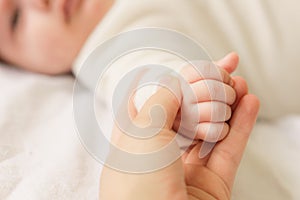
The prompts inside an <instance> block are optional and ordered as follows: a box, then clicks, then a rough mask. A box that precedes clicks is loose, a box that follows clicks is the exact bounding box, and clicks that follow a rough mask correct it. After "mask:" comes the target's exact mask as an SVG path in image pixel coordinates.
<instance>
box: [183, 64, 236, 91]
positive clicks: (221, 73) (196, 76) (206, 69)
mask: <svg viewBox="0 0 300 200" xmlns="http://www.w3.org/2000/svg"><path fill="white" fill-rule="evenodd" d="M180 74H181V75H182V76H183V78H184V79H185V81H187V82H188V83H194V82H197V81H200V80H203V79H211V80H216V81H221V82H223V83H226V84H228V85H231V86H232V85H233V81H232V80H231V77H230V74H229V73H228V72H226V70H224V69H222V68H220V67H218V66H217V65H216V64H214V63H212V62H209V61H197V62H193V63H192V64H189V65H187V66H185V67H184V68H183V69H182V70H181V72H180Z"/></svg>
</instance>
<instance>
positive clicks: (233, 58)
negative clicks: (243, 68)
mask: <svg viewBox="0 0 300 200" xmlns="http://www.w3.org/2000/svg"><path fill="white" fill-rule="evenodd" d="M216 64H217V65H218V66H219V67H221V68H223V69H225V70H226V71H227V72H228V73H229V74H231V73H232V72H234V71H235V70H236V68H237V66H238V64H239V56H238V55H237V54H236V53H235V52H232V53H229V54H227V55H226V56H225V57H224V58H222V59H221V60H219V61H217V62H216Z"/></svg>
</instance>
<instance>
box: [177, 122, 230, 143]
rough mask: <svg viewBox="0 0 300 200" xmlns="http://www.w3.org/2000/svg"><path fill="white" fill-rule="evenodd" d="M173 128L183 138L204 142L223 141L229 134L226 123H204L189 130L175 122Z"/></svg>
mask: <svg viewBox="0 0 300 200" xmlns="http://www.w3.org/2000/svg"><path fill="white" fill-rule="evenodd" d="M173 128H174V130H175V131H178V132H179V133H180V134H182V135H184V136H185V137H188V138H190V139H195V140H203V141H206V142H218V141H220V140H222V139H224V138H225V137H226V135H227V134H228V132H229V125H228V124H227V123H209V122H204V123H199V124H197V125H196V127H195V128H194V129H191V127H184V124H180V121H179V120H176V121H175V123H174V127H173Z"/></svg>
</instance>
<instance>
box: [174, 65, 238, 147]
mask: <svg viewBox="0 0 300 200" xmlns="http://www.w3.org/2000/svg"><path fill="white" fill-rule="evenodd" d="M235 64H237V63H235ZM232 68H236V66H233V67H232ZM181 75H182V77H183V79H184V80H185V81H186V83H187V84H186V85H188V87H190V88H191V91H192V93H193V94H191V93H190V92H189V90H188V88H187V89H184V86H183V89H182V92H183V102H182V109H181V110H180V112H179V113H178V115H177V118H176V120H175V123H174V127H173V128H174V130H176V131H177V132H179V133H180V134H182V135H184V136H187V137H190V138H193V139H200V140H204V141H207V142H217V141H220V140H222V139H223V138H224V137H225V136H226V135H227V133H228V132H229V125H228V123H227V121H228V120H229V119H230V117H231V105H233V103H234V102H235V99H236V93H235V90H234V89H233V81H232V79H231V77H230V74H229V73H228V72H227V71H226V70H225V69H223V68H222V67H219V66H217V65H216V64H214V63H212V62H207V61H201V62H197V63H193V64H189V65H187V66H185V67H184V68H183V69H182V71H181ZM182 85H184V84H182Z"/></svg>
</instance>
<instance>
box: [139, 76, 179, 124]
mask: <svg viewBox="0 0 300 200" xmlns="http://www.w3.org/2000/svg"><path fill="white" fill-rule="evenodd" d="M181 97H182V95H181V89H180V83H179V80H178V79H177V78H175V77H172V76H167V77H164V78H163V79H162V80H161V81H160V89H159V90H158V91H157V92H156V93H155V94H153V95H152V96H151V97H150V98H149V99H148V100H147V101H146V103H145V104H144V106H143V107H142V108H141V111H140V112H139V113H138V115H137V117H136V119H137V120H138V121H139V122H140V120H142V121H144V122H150V123H151V124H150V125H149V126H150V127H151V126H152V127H155V128H163V127H164V128H167V129H171V128H172V127H173V123H174V120H175V118H176V115H177V112H178V109H179V107H180V104H181Z"/></svg>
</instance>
